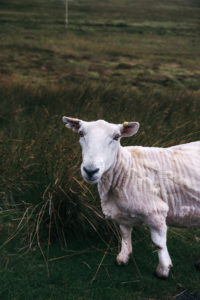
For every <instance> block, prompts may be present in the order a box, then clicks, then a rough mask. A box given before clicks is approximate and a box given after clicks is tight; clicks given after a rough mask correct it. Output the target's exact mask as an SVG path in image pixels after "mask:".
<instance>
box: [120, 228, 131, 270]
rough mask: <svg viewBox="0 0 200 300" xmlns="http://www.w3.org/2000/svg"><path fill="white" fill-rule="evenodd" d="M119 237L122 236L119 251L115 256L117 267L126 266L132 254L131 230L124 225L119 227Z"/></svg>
mask: <svg viewBox="0 0 200 300" xmlns="http://www.w3.org/2000/svg"><path fill="white" fill-rule="evenodd" d="M120 230H121V235H122V244H121V251H120V253H119V254H118V255H117V260H116V262H117V264H118V265H119V266H121V265H126V264H128V261H129V258H130V255H131V253H132V242H131V233H132V228H131V227H128V226H124V225H120Z"/></svg>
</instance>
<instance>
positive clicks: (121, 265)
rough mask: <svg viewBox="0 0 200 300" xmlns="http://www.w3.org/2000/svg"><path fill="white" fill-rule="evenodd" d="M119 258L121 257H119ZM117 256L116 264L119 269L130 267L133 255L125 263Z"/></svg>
mask: <svg viewBox="0 0 200 300" xmlns="http://www.w3.org/2000/svg"><path fill="white" fill-rule="evenodd" d="M118 256H119V255H118ZM118 256H117V258H116V261H115V264H116V265H117V266H118V267H125V266H127V265H128V263H129V259H130V256H131V254H129V255H128V258H127V259H126V260H125V261H124V260H121V259H120V258H119V257H118Z"/></svg>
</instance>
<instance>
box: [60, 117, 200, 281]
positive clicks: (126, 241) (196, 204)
mask: <svg viewBox="0 0 200 300" xmlns="http://www.w3.org/2000/svg"><path fill="white" fill-rule="evenodd" d="M63 122H64V123H66V127H67V128H71V129H73V130H74V131H76V132H78V133H79V135H80V144H81V147H82V158H83V162H82V164H81V173H82V176H83V178H84V179H85V180H86V181H87V182H89V183H98V191H99V195H100V198H101V207H102V211H103V213H104V215H105V216H106V217H108V218H111V219H113V220H115V221H116V222H117V223H118V224H119V226H120V230H121V234H122V246H121V251H120V253H119V254H118V256H117V263H118V264H119V265H121V264H127V263H128V260H129V257H130V255H131V253H132V243H131V231H132V227H133V226H134V225H135V224H139V223H145V224H146V225H147V226H148V227H149V229H150V232H151V238H152V241H153V242H154V244H155V245H156V246H157V247H158V248H159V250H158V257H159V264H158V267H157V269H156V274H157V275H158V276H159V277H162V278H167V277H168V275H169V271H170V268H171V267H172V261H171V259H170V256H169V253H168V250H167V245H166V239H167V225H169V226H179V227H190V226H200V142H193V143H188V144H183V145H179V146H174V147H169V148H158V147H141V146H131V147H122V146H121V145H120V138H121V137H128V136H132V135H134V134H135V133H136V132H137V131H138V129H139V123H137V122H125V123H124V124H118V125H116V124H110V123H107V122H105V121H103V120H99V121H95V122H85V121H82V120H78V119H74V118H68V117H63ZM166 224H167V225H166Z"/></svg>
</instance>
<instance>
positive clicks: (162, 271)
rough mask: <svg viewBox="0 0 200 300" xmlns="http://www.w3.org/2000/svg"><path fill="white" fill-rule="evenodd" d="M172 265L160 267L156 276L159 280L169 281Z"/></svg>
mask: <svg viewBox="0 0 200 300" xmlns="http://www.w3.org/2000/svg"><path fill="white" fill-rule="evenodd" d="M171 267H172V266H171V265H169V267H163V266H161V265H158V267H157V269H156V272H155V275H156V277H157V278H159V279H167V278H168V276H169V271H170V269H171Z"/></svg>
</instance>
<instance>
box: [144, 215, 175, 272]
mask: <svg viewBox="0 0 200 300" xmlns="http://www.w3.org/2000/svg"><path fill="white" fill-rule="evenodd" d="M153 219H154V220H151V222H150V224H149V228H150V231H151V239H152V241H153V243H154V244H155V245H156V246H157V247H158V248H159V249H158V258H159V264H158V267H157V269H156V275H157V276H158V277H159V278H167V277H168V275H169V271H170V268H171V267H172V261H171V258H170V256H169V253H168V250H167V244H166V242H167V225H166V222H165V219H164V218H162V217H161V216H157V217H155V216H154V218H153Z"/></svg>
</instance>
